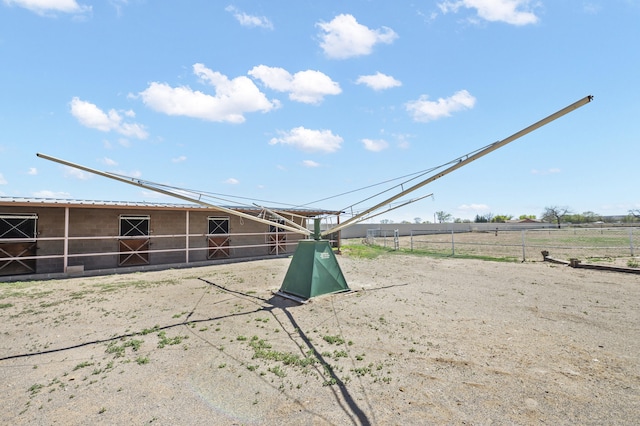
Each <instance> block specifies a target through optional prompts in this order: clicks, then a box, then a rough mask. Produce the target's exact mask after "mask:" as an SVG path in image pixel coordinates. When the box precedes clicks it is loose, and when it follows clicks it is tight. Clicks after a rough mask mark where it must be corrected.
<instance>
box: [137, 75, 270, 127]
mask: <svg viewBox="0 0 640 426" xmlns="http://www.w3.org/2000/svg"><path fill="white" fill-rule="evenodd" d="M193 72H194V74H196V75H197V76H198V77H199V78H200V80H201V81H202V82H204V83H207V84H209V85H211V86H213V87H214V88H215V95H209V94H206V93H203V92H201V91H198V90H192V89H191V88H189V87H186V86H180V87H171V86H169V85H168V84H166V83H157V82H153V83H151V84H150V85H149V87H148V88H147V89H146V90H144V91H143V92H140V95H141V96H142V101H143V102H144V103H145V105H147V106H148V107H150V108H152V109H154V110H156V111H158V112H161V113H164V114H167V115H182V116H186V117H193V118H200V119H203V120H208V121H216V122H229V123H243V122H244V121H245V117H244V114H245V113H248V112H256V111H262V112H268V111H271V110H272V109H274V108H276V107H278V103H277V102H271V101H269V100H268V99H267V97H266V96H265V95H264V94H263V93H262V92H260V90H259V89H258V87H256V85H255V84H254V83H253V81H251V79H250V78H248V77H245V76H240V77H236V78H234V79H233V80H229V79H228V78H227V77H226V76H225V75H223V74H221V73H219V72H216V71H212V70H210V69H208V68H206V67H205V66H204V65H203V64H194V65H193Z"/></svg>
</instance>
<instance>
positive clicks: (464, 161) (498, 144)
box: [322, 95, 593, 236]
mask: <svg viewBox="0 0 640 426" xmlns="http://www.w3.org/2000/svg"><path fill="white" fill-rule="evenodd" d="M592 100H593V96H591V95H589V96H585V97H584V98H582V99H580V100H579V101H576V102H574V103H572V104H571V105H569V106H567V107H564V108H562V109H561V110H559V111H558V112H555V113H553V114H551V115H549V116H548V117H546V118H543V119H542V120H540V121H538V122H536V123H534V124H532V125H530V126H529V127H527V128H525V129H522V130H520V131H519V132H517V133H514V134H513V135H511V136H509V137H508V138H506V139H503V140H501V141H497V142H495V143H493V144H491V145H489V146H488V147H486V148H485V149H483V150H481V151H478V152H476V153H475V154H473V155H471V156H469V157H467V158H465V159H461V160H460V161H459V162H458V163H456V164H454V165H453V166H451V167H449V168H447V169H445V170H443V171H441V172H440V173H437V174H435V175H433V176H431V177H429V178H427V179H425V180H423V181H421V182H419V183H417V184H415V185H414V186H412V187H410V188H409V189H406V190H404V191H402V192H400V193H399V194H397V195H394V196H393V197H390V198H388V199H386V200H384V201H383V202H381V203H378V204H376V205H375V206H373V207H371V208H369V209H367V210H365V211H364V212H362V213H360V214H358V215H356V216H354V217H352V218H351V219H348V220H347V221H345V222H342V224H340V225H338V226H334V227H333V228H331V229H328V230H326V231H324V232H323V233H322V236H326V235H329V234H332V233H334V232H337V231H339V230H341V229H343V228H346V227H347V226H349V225H352V224H353V223H354V222H357V221H358V220H359V219H361V218H362V217H364V216H366V215H367V214H369V213H371V212H372V211H375V210H378V209H379V208H381V207H383V206H385V205H387V204H389V203H391V202H393V201H395V200H397V199H398V198H401V197H403V196H405V195H407V194H408V193H410V192H413V191H415V190H416V189H419V188H422V187H423V186H425V185H427V184H429V183H431V182H433V181H434V180H436V179H440V178H441V177H443V176H445V175H447V174H449V173H451V172H453V171H454V170H457V169H459V168H460V167H463V166H466V165H467V164H469V163H471V162H472V161H475V160H477V159H478V158H480V157H484V156H485V155H487V154H489V153H490V152H493V151H495V150H496V149H498V148H502V147H503V146H505V145H506V144H508V143H510V142H513V141H514V140H516V139H518V138H521V137H522V136H524V135H526V134H528V133H531V132H533V131H534V130H536V129H538V128H540V127H542V126H544V125H545V124H548V123H550V122H552V121H553V120H556V119H558V118H560V117H562V116H563V115H565V114H568V113H570V112H572V111H574V110H576V109H578V108H580V107H581V106H583V105H586V104H588V103H589V102H591V101H592Z"/></svg>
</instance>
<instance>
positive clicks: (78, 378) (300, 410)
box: [0, 254, 640, 425]
mask: <svg viewBox="0 0 640 426" xmlns="http://www.w3.org/2000/svg"><path fill="white" fill-rule="evenodd" d="M339 261H340V264H341V266H342V270H343V272H344V275H345V277H346V279H347V282H348V283H349V285H350V287H351V289H352V290H353V291H352V292H350V293H342V294H336V295H330V296H322V297H318V298H315V299H312V301H311V302H310V303H308V304H305V305H299V304H297V303H295V302H292V301H290V300H286V299H282V298H280V297H277V296H274V295H273V294H272V291H273V290H277V289H278V288H279V286H280V283H281V282H282V279H283V277H284V275H285V273H286V269H287V267H288V264H289V262H290V260H289V259H272V260H263V261H254V262H246V263H236V264H226V265H217V266H207V267H201V268H193V269H181V270H169V271H161V272H146V273H135V274H128V275H112V276H104V277H91V278H74V279H65V280H54V281H39V282H28V283H2V284H0V324H1V325H0V378H1V382H2V391H3V395H2V399H1V401H2V402H1V404H0V419H2V423H4V424H11V425H22V424H25V425H26V424H29V425H76V424H130V425H144V424H159V425H176V424H189V425H212V424H216V425H244V424H247V425H249V424H259V425H262V424H282V425H294V424H295V425H328V424H335V425H349V424H354V425H367V424H375V425H408V424H415V425H417V424H425V425H428V424H477V425H488V424H510V425H511V424H522V425H528V424H553V425H557V424H581V425H588V424H592V425H602V424H607V425H623V424H628V425H632V424H640V358H639V354H640V276H638V275H632V274H622V273H614V272H602V271H593V270H577V269H572V268H569V267H566V266H561V265H553V264H549V263H542V262H532V263H497V262H486V261H476V260H463V259H451V258H449V259H447V258H444V259H434V258H427V257H415V256H407V255H392V254H388V255H384V256H382V257H379V258H377V259H374V260H366V259H355V258H349V257H344V256H339Z"/></svg>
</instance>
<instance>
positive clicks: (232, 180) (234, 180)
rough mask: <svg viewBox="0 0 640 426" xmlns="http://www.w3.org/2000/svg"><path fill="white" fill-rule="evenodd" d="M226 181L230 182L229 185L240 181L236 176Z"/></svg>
mask: <svg viewBox="0 0 640 426" xmlns="http://www.w3.org/2000/svg"><path fill="white" fill-rule="evenodd" d="M224 183H228V184H229V185H237V184H239V183H240V181H239V180H238V179H236V178H229V179H227V180H225V181H224Z"/></svg>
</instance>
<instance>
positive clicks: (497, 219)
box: [491, 214, 513, 223]
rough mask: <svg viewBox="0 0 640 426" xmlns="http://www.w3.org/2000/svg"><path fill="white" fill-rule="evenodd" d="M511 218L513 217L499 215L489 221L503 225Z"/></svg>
mask: <svg viewBox="0 0 640 426" xmlns="http://www.w3.org/2000/svg"><path fill="white" fill-rule="evenodd" d="M512 218H513V216H511V215H510V214H499V215H496V216H494V217H493V219H491V222H494V223H505V222H506V221H508V220H511V219H512Z"/></svg>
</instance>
